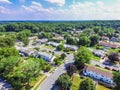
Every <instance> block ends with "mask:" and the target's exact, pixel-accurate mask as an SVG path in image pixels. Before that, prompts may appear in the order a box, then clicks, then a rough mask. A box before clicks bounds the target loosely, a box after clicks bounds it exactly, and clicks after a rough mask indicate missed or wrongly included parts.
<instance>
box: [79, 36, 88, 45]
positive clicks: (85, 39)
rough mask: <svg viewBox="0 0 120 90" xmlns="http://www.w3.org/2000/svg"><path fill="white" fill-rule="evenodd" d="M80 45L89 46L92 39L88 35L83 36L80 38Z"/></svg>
mask: <svg viewBox="0 0 120 90" xmlns="http://www.w3.org/2000/svg"><path fill="white" fill-rule="evenodd" d="M78 45H80V46H89V45H90V39H89V37H87V36H81V37H80V38H79V42H78Z"/></svg>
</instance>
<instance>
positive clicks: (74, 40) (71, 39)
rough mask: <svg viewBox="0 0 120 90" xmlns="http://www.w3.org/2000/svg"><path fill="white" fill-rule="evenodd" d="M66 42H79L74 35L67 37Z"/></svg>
mask: <svg viewBox="0 0 120 90" xmlns="http://www.w3.org/2000/svg"><path fill="white" fill-rule="evenodd" d="M66 43H67V44H70V45H76V44H77V40H76V39H75V38H72V37H67V39H66Z"/></svg>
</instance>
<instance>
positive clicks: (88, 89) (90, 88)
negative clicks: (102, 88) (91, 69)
mask: <svg viewBox="0 0 120 90" xmlns="http://www.w3.org/2000/svg"><path fill="white" fill-rule="evenodd" d="M79 90H96V88H95V83H94V81H93V80H92V79H90V78H86V79H85V80H83V81H82V82H81V83H80V87H79Z"/></svg>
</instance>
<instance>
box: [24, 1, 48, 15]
mask: <svg viewBox="0 0 120 90" xmlns="http://www.w3.org/2000/svg"><path fill="white" fill-rule="evenodd" d="M22 8H23V9H25V10H26V11H28V12H29V11H30V12H37V13H39V12H38V11H43V12H49V9H45V8H43V6H42V5H41V3H37V2H34V1H33V2H32V4H31V6H28V7H27V6H24V5H22Z"/></svg>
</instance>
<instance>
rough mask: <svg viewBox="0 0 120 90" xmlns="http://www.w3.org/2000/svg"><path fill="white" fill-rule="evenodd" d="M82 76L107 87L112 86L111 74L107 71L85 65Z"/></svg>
mask: <svg viewBox="0 0 120 90" xmlns="http://www.w3.org/2000/svg"><path fill="white" fill-rule="evenodd" d="M83 74H84V75H85V76H88V77H91V78H93V79H95V80H98V81H102V82H104V83H107V84H109V85H114V82H113V74H112V73H110V72H109V71H104V70H101V69H99V68H97V67H94V66H88V65H86V66H85V67H84V69H83Z"/></svg>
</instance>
